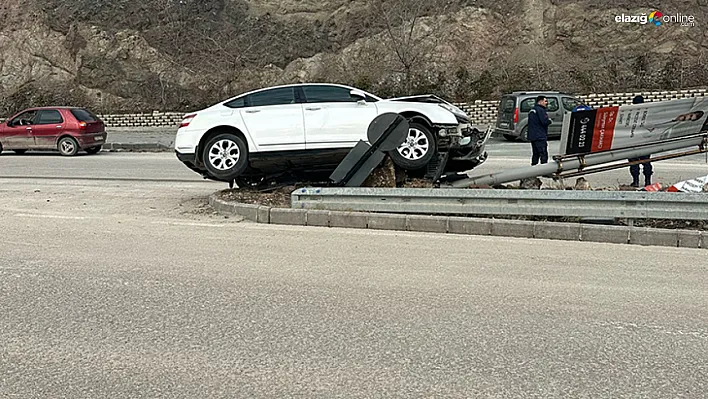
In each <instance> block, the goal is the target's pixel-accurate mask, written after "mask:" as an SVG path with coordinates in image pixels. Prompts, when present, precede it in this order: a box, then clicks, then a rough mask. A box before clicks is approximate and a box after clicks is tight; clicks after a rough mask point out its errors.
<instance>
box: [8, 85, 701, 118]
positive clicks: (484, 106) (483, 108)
mask: <svg viewBox="0 0 708 399" xmlns="http://www.w3.org/2000/svg"><path fill="white" fill-rule="evenodd" d="M638 94H641V95H643V96H644V99H645V101H647V102H649V101H666V100H673V99H677V98H687V97H696V96H705V95H708V89H690V90H677V91H655V92H642V93H640V92H631V93H610V94H585V95H577V97H579V98H581V99H582V100H584V101H585V102H586V103H587V104H589V105H591V106H592V107H595V108H597V107H608V106H619V105H625V104H631V102H632V98H633V97H634V96H635V95H638ZM456 105H457V106H459V107H460V108H462V109H463V110H464V111H465V112H467V114H468V115H469V116H470V119H471V120H472V124H474V125H486V124H493V123H494V121H495V120H496V118H497V112H498V107H499V100H488V101H482V100H478V101H475V102H471V103H461V104H456ZM185 114H186V113H184V112H158V111H155V112H151V113H141V114H113V115H111V114H107V115H103V114H101V115H99V117H100V118H101V119H103V121H104V122H105V123H106V126H108V127H163V126H164V127H169V126H173V127H177V126H178V125H179V123H180V122H181V121H182V117H183V116H184V115H185ZM0 120H1V119H0Z"/></svg>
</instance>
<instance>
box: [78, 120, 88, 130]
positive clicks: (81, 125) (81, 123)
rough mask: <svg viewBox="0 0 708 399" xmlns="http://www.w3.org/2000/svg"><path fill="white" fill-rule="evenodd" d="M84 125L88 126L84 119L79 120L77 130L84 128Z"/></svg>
mask: <svg viewBox="0 0 708 399" xmlns="http://www.w3.org/2000/svg"><path fill="white" fill-rule="evenodd" d="M86 126H88V123H86V122H84V121H81V122H79V130H86Z"/></svg>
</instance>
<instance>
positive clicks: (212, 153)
mask: <svg viewBox="0 0 708 399" xmlns="http://www.w3.org/2000/svg"><path fill="white" fill-rule="evenodd" d="M240 158H241V151H240V150H239V149H238V145H237V144H236V143H235V142H234V141H233V140H228V139H223V140H219V141H217V142H216V143H214V144H213V145H212V146H211V148H209V163H211V165H212V166H213V167H214V168H216V169H218V170H222V171H223V170H229V169H231V168H233V167H234V166H236V163H238V160H239V159H240Z"/></svg>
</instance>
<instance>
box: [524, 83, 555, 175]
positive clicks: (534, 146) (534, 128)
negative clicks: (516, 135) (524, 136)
mask: <svg viewBox="0 0 708 399" xmlns="http://www.w3.org/2000/svg"><path fill="white" fill-rule="evenodd" d="M546 107H548V100H547V99H546V97H545V96H538V97H536V105H534V107H533V109H531V111H529V126H528V140H529V141H530V142H531V151H532V152H533V155H532V156H531V165H537V164H538V161H539V160H540V161H541V163H548V126H549V125H550V124H551V120H550V119H549V118H548V112H546Z"/></svg>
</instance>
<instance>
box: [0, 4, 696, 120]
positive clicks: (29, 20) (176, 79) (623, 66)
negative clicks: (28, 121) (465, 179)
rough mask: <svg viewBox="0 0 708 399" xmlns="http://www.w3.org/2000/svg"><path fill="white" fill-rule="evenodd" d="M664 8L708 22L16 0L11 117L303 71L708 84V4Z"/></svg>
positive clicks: (382, 84)
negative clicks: (42, 108) (29, 110)
mask: <svg viewBox="0 0 708 399" xmlns="http://www.w3.org/2000/svg"><path fill="white" fill-rule="evenodd" d="M591 3H592V4H591ZM655 5H656V6H657V7H658V9H659V10H661V11H662V12H663V13H664V15H677V14H681V15H684V16H688V15H690V16H692V17H693V20H694V21H695V22H694V25H695V26H681V24H679V23H671V22H666V23H663V24H662V25H661V26H654V25H652V24H649V23H647V24H639V23H623V22H616V19H615V17H616V16H621V15H623V14H624V15H627V16H629V15H641V14H642V13H643V14H648V13H650V12H651V11H653V10H652V9H649V8H641V7H637V6H636V5H635V3H634V2H630V1H626V0H619V1H607V0H602V1H598V2H582V1H579V0H564V1H560V0H523V1H506V0H502V1H492V0H478V1H461V0H460V1H452V2H451V1H444V0H353V1H349V0H324V1H314V0H201V1H197V0H143V1H140V2H136V1H131V0H115V1H110V2H107V1H99V0H3V2H2V4H0V19H1V20H2V21H3V23H2V24H1V25H0V54H1V55H2V57H0V116H6V115H7V114H9V113H12V112H14V111H16V110H17V109H19V108H22V107H26V106H30V105H48V104H60V103H62V104H76V105H86V106H90V107H92V108H94V109H95V110H96V111H97V112H102V113H111V112H125V111H132V112H135V111H151V110H172V111H187V110H193V109H198V108H201V107H204V106H207V105H210V104H212V103H214V102H216V101H218V100H222V99H225V98H228V97H230V96H233V95H235V94H238V93H241V92H243V91H246V90H250V89H253V88H257V87H263V86H267V85H272V84H277V83H290V82H302V81H332V82H340V83H347V84H352V85H356V86H358V87H361V88H363V89H368V90H371V91H374V92H375V93H377V94H379V95H382V96H390V95H403V94H409V93H411V94H413V93H421V92H434V93H437V94H440V95H443V96H445V97H447V98H450V99H452V100H454V101H470V100H474V99H495V98H497V97H498V95H499V94H500V93H501V92H503V91H507V90H515V89H527V90H531V89H553V90H567V91H574V92H578V93H588V92H615V91H630V90H649V89H672V90H675V89H683V88H690V87H700V86H706V85H708V67H706V65H708V64H707V62H708V24H706V21H707V20H708V5H706V4H705V1H702V0H701V1H697V2H686V1H679V0H674V1H660V2H657V4H655ZM411 24H412V26H411Z"/></svg>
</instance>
